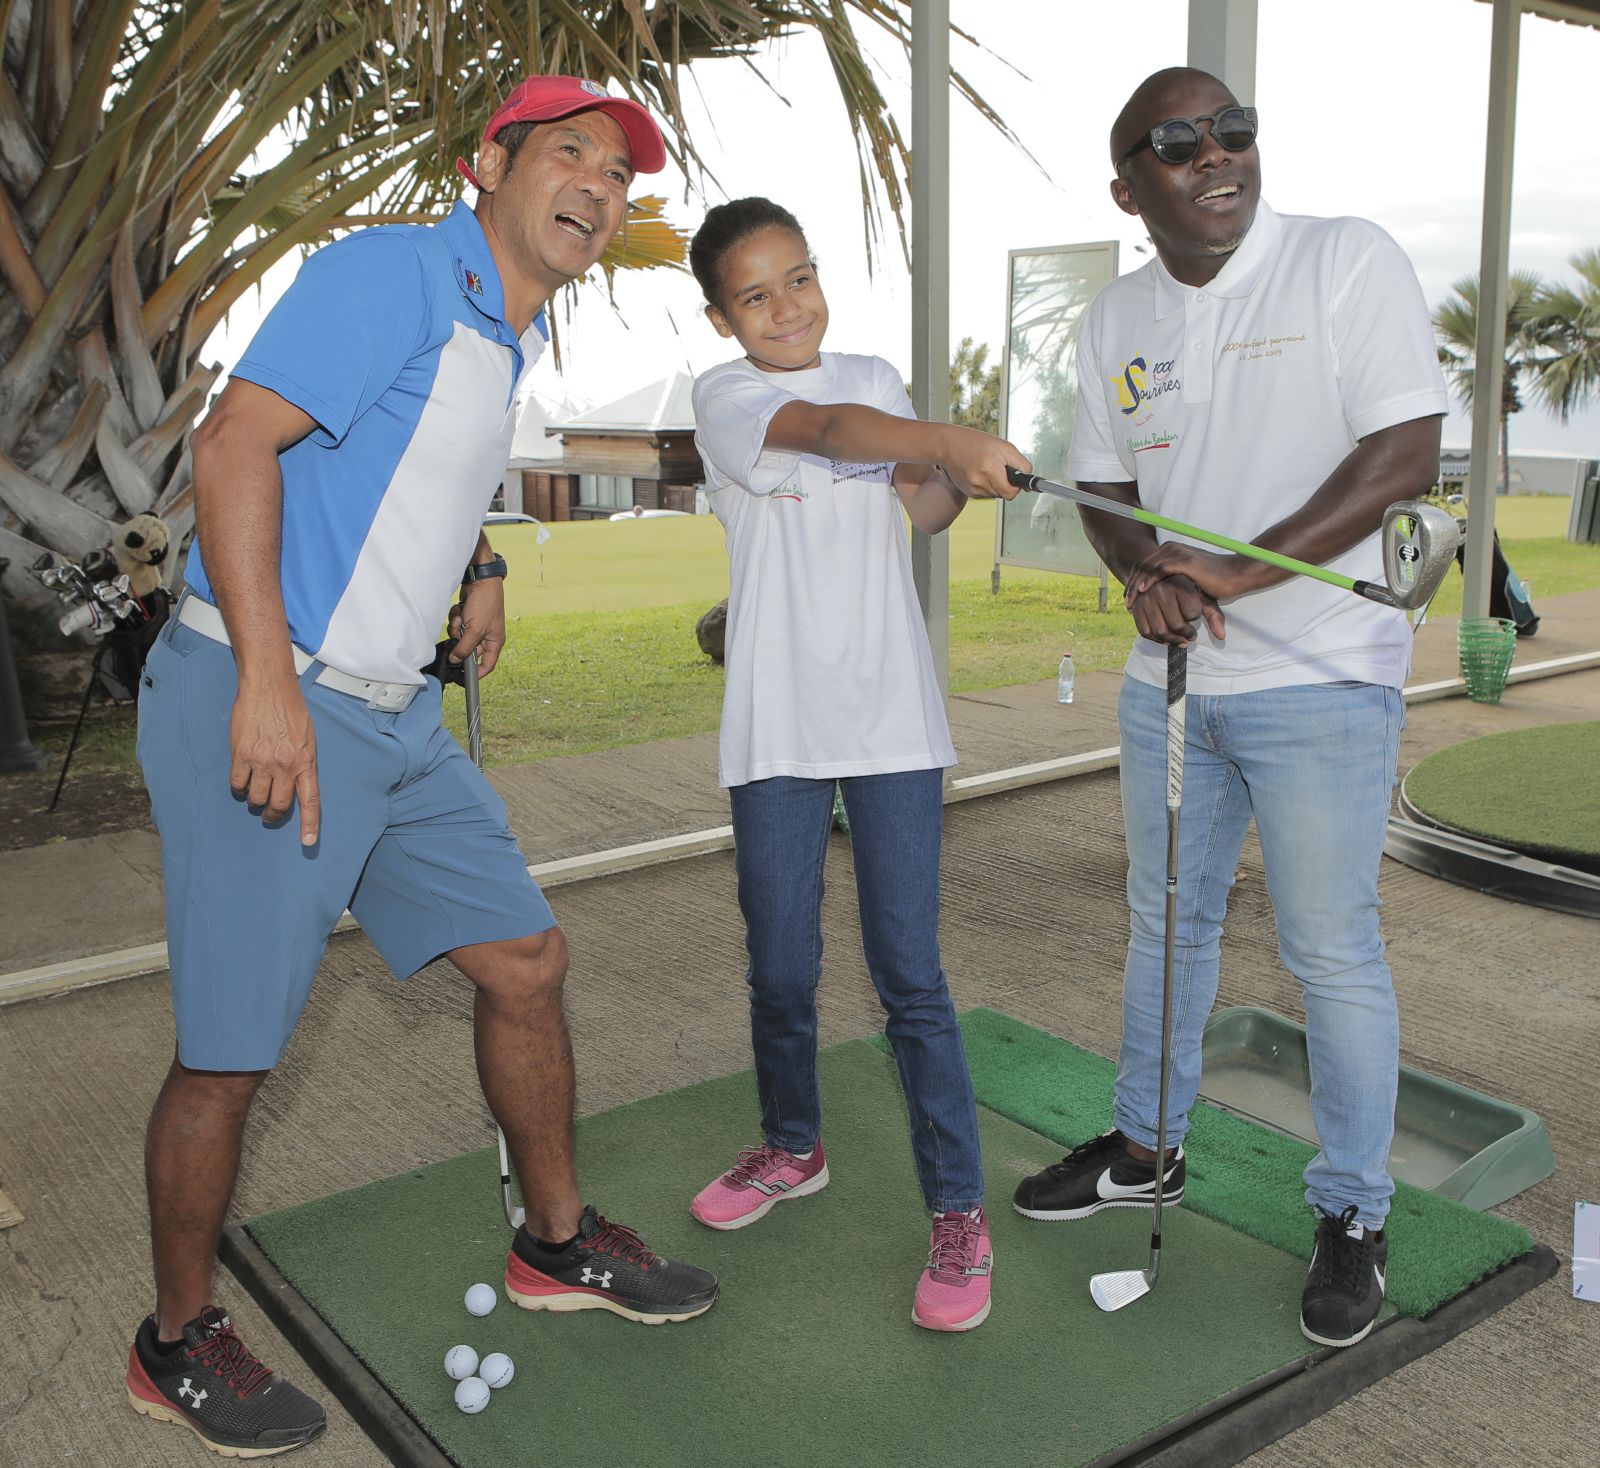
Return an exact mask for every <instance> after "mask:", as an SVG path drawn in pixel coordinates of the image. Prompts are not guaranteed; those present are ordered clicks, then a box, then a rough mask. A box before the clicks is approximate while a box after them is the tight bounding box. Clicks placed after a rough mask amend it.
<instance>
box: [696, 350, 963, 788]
mask: <svg viewBox="0 0 1600 1468" xmlns="http://www.w3.org/2000/svg"><path fill="white" fill-rule="evenodd" d="M796 398H803V399H804V400H805V401H806V402H809V403H864V404H866V405H867V406H868V407H871V408H878V409H880V410H881V411H883V412H885V413H893V414H895V415H897V416H898V417H901V418H910V417H912V416H913V414H912V412H911V403H910V402H909V400H908V399H907V398H906V389H905V384H904V383H903V382H902V381H901V380H900V374H899V373H898V372H896V371H895V370H894V368H893V367H892V366H890V365H889V363H887V362H885V361H884V360H883V359H882V358H881V357H858V356H851V355H847V354H844V353H840V352H824V353H822V355H821V357H820V358H819V359H818V363H817V365H816V366H815V367H812V368H809V369H807V370H806V371H803V372H763V371H761V370H760V369H759V368H757V367H753V366H751V364H750V363H749V362H748V361H745V360H743V359H741V360H739V361H737V362H728V363H725V364H724V365H722V366H721V367H713V368H712V369H711V371H709V372H706V373H704V374H702V375H701V376H700V377H699V378H698V379H697V380H696V382H695V385H694V419H695V443H696V445H697V446H698V448H699V450H700V457H701V459H702V460H703V461H704V462H705V466H706V489H707V491H708V492H709V494H710V498H711V508H712V509H713V510H714V511H716V514H717V518H718V519H720V520H721V521H722V523H723V526H724V527H725V529H726V530H727V536H728V559H729V562H730V567H729V569H730V582H731V587H730V591H729V597H728V636H727V653H726V664H725V666H726V673H727V681H726V685H725V690H724V693H723V699H722V732H721V737H720V739H719V741H718V747H719V750H720V763H721V782H722V784H723V785H725V786H733V785H745V784H748V783H750V782H751V781H753V780H766V779H770V778H771V777H773V776H775V775H791V776H796V777H799V778H801V779H809V780H835V779H839V778H841V777H843V776H850V775H884V774H892V773H895V772H898V771H903V770H927V769H944V768H947V767H948V766H950V765H953V764H954V763H955V762H956V754H955V750H954V749H953V748H952V747H951V744H950V726H949V724H948V723H947V722H946V720H945V713H944V699H943V698H942V697H941V695H940V693H939V684H938V680H937V679H936V678H935V677H934V673H933V657H932V655H931V654H930V652H929V650H928V634H927V632H926V630H925V629H924V627H923V625H922V613H921V610H920V609H919V607H918V604H917V593H916V587H915V585H914V583H913V581H912V578H911V552H910V548H909V544H908V539H907V536H906V521H905V512H904V510H902V509H901V505H900V497H899V495H898V494H896V493H895V489H894V484H893V482H892V479H893V474H894V465H893V464H892V463H890V462H889V461H887V460H885V461H882V462H876V463H870V464H857V463H846V462H840V461H832V460H828V459H824V458H820V457H819V456H817V455H816V454H793V453H787V452H783V451H780V450H769V449H768V448H767V447H766V439H767V427H768V425H769V424H770V423H771V422H772V418H773V415H774V414H775V413H776V412H777V411H778V410H779V409H780V408H781V407H783V406H784V404H786V403H792V402H793V401H794V400H795V399H796Z"/></svg>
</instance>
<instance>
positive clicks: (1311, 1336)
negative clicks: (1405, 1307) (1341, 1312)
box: [1300, 1316, 1378, 1351]
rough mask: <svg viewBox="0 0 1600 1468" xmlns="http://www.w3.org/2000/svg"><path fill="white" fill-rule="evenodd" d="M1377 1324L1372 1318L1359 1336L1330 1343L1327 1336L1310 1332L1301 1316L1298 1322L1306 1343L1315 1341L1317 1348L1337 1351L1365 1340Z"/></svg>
mask: <svg viewBox="0 0 1600 1468" xmlns="http://www.w3.org/2000/svg"><path fill="white" fill-rule="evenodd" d="M1377 1323H1378V1321H1377V1318H1376V1317H1374V1318H1373V1319H1371V1320H1369V1321H1368V1322H1367V1328H1366V1329H1365V1330H1363V1331H1362V1332H1361V1333H1360V1334H1359V1335H1353V1336H1350V1337H1348V1338H1347V1339H1345V1340H1342V1341H1330V1340H1329V1339H1328V1338H1327V1336H1325V1335H1318V1334H1317V1333H1316V1332H1315V1331H1314V1330H1312V1329H1311V1328H1310V1327H1309V1326H1308V1325H1307V1324H1306V1322H1305V1318H1304V1317H1303V1316H1302V1317H1301V1320H1300V1334H1301V1335H1303V1336H1304V1337H1305V1338H1306V1339H1307V1340H1308V1341H1315V1342H1316V1343H1317V1344H1318V1345H1319V1346H1332V1347H1333V1349H1334V1350H1336V1351H1338V1350H1342V1349H1343V1348H1344V1347H1345V1346H1353V1345H1355V1344H1356V1343H1357V1342H1359V1341H1364V1340H1366V1338H1367V1337H1368V1336H1369V1335H1371V1334H1372V1327H1373V1326H1375V1325H1376V1324H1377Z"/></svg>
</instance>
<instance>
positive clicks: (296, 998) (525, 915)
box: [139, 618, 555, 1070]
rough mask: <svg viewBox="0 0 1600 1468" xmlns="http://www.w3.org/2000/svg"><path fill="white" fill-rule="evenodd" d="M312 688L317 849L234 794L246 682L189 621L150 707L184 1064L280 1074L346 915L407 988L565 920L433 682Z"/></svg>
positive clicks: (166, 656) (143, 723)
mask: <svg viewBox="0 0 1600 1468" xmlns="http://www.w3.org/2000/svg"><path fill="white" fill-rule="evenodd" d="M311 678H312V674H311V673H310V672H308V673H307V675H306V676H304V677H302V678H301V680H300V683H301V687H302V689H303V690H304V692H305V695H306V702H307V704H308V705H309V707H310V709H311V716H312V720H313V722H314V723H315V725H316V731H317V778H318V785H319V788H320V790H321V793H322V824H321V836H320V840H319V841H318V844H317V845H316V846H313V847H304V846H302V845H301V844H300V818H299V811H298V809H296V810H292V811H291V812H290V813H289V816H288V818H287V819H286V820H284V821H281V822H277V823H275V824H274V825H271V826H268V825H265V824H263V822H262V820H261V817H260V816H259V815H258V814H256V813H254V812H252V811H251V810H250V808H249V807H248V806H247V805H246V804H245V802H244V800H243V799H242V798H241V797H239V796H236V795H235V794H234V793H233V791H232V790H231V789H229V786H228V773H229V768H230V764H231V746H230V740H229V724H230V720H231V717H232V712H233V700H234V695H235V693H236V691H237V688H238V674H237V670H236V668H235V665H234V661H233V651H232V649H231V648H229V647H227V646H226V645H225V644H223V643H220V642H215V641H213V640H212V639H211V638H209V637H206V636H204V635H203V634H201V633H199V632H196V631H195V630H194V629H193V628H191V627H187V626H184V625H182V624H180V623H179V622H178V620H177V619H176V618H173V619H172V620H171V621H170V622H168V623H167V625H166V627H165V628H164V629H163V630H162V633H161V636H160V638H159V639H158V641H157V642H156V645H155V647H154V648H152V649H151V652H150V659H149V662H148V663H147V664H146V667H145V676H144V683H143V687H142V688H141V689H140V696H139V763H140V764H141V765H142V766H143V767H144V777H145V784H146V785H147V786H148V787H149V790H150V803H151V806H152V808H153V811H154V814H155V823H156V829H157V830H158V831H159V832H160V833H161V869H162V875H163V877H164V879H165V882H166V909H167V946H168V955H169V962H170V965H171V970H172V1008H173V1012H174V1014H175V1016H176V1018H177V1024H178V1058H179V1060H180V1061H182V1063H183V1064H184V1065H186V1066H188V1067H190V1068H191V1069H193V1070H269V1069H271V1067H272V1066H274V1065H276V1064H277V1062H278V1059H279V1057H280V1056H281V1055H282V1054H283V1050H284V1047H285V1046H286V1045H287V1044H288V1043H289V1036H290V1035H291V1034H293V1032H294V1027H295V1024H296V1022H297V1021H298V1020H299V1018H300V1012H301V1010H303V1009H304V1008H305V1003H306V998H307V996H308V995H309V994H310V992H311V981H312V980H313V978H315V976H316V972H317V965H318V964H319V963H320V962H321V961H322V954H323V951H324V950H325V949H326V947H327V943H328V935H329V933H331V932H332V931H333V927H334V924H335V923H337V922H338V921H339V918H340V917H341V915H342V914H343V912H344V910H345V908H346V907H348V908H349V909H350V910H351V911H352V912H353V913H354V914H355V916H356V919H357V921H359V922H360V924H361V926H362V928H363V929H364V930H365V931H366V934H367V936H368V937H369V938H370V939H371V940H372V942H373V944H374V946H376V948H377V950H378V952H379V953H381V954H382V955H383V958H384V961H385V962H386V963H387V964H388V965H389V967H390V968H391V969H392V970H393V971H394V973H395V975H396V976H397V977H398V978H402V979H405V978H409V977H410V976H411V975H412V974H414V973H416V971H417V970H418V969H420V968H422V967H423V966H424V965H426V964H428V963H431V962H432V961H433V960H434V959H435V958H438V957H439V956H440V955H442V954H445V953H448V952H449V951H450V950H451V949H453V948H459V947H461V946H463V945H465V944H468V943H491V942H497V941H500V940H504V939H509V938H524V937H527V936H529V935H530V934H534V933H541V932H544V931H545V930H546V929H547V928H552V927H554V926H555V917H554V915H553V914H552V913H551V911H550V904H549V903H548V902H546V901H545V898H544V894H543V893H542V892H540V890H539V888H538V885H537V884H536V883H535V882H534V880H533V878H532V877H530V876H529V875H528V868H527V863H526V862H525V861H524V860H523V857H522V853H521V852H520V851H519V850H518V849H517V842H516V838H515V837H514V836H513V835H512V834H511V828H510V826H509V825H508V824H507V821H506V808H505V804H504V803H503V802H502V801H501V799H500V797H499V796H498V795H497V794H496V793H495V791H494V787H493V786H491V785H490V784H489V782H488V781H487V780H486V779H485V778H484V777H483V774H482V772H481V771H480V770H478V769H477V767H476V766H475V765H474V764H473V763H472V761H471V760H470V759H468V758H467V755H466V752H465V751H464V750H463V749H462V748H461V746H460V745H459V744H457V743H456V741H455V739H454V738H453V737H452V736H451V735H450V734H449V733H448V732H447V731H446V729H445V728H444V725H443V723H442V721H441V714H440V708H441V696H440V689H439V684H438V683H437V682H436V681H435V680H434V679H432V678H430V679H429V680H428V682H427V686H426V687H425V688H424V689H423V690H422V692H420V693H419V694H418V695H417V696H416V697H415V698H414V699H413V700H412V702H411V705H410V707H409V708H407V709H406V710H405V711H404V712H403V713H398V714H394V713H383V712H380V711H378V710H376V709H370V708H368V707H367V705H366V704H365V703H364V702H363V701H362V700H361V699H358V698H355V697H352V696H351V695H350V694H347V693H339V692H336V691H335V690H333V689H331V688H325V687H323V686H321V685H320V684H317V683H314V682H312V681H311Z"/></svg>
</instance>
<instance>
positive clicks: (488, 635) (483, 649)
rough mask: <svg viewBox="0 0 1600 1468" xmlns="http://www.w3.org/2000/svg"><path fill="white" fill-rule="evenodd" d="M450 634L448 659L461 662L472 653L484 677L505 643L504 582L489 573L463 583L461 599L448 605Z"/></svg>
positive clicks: (490, 670)
mask: <svg viewBox="0 0 1600 1468" xmlns="http://www.w3.org/2000/svg"><path fill="white" fill-rule="evenodd" d="M450 636H451V637H453V638H454V639H455V644H456V645H455V650H454V651H453V652H451V654H450V661H451V662H452V663H459V662H464V661H465V660H466V659H467V657H468V656H469V655H470V654H472V653H474V652H476V653H477V655H478V676H479V677H480V678H487V677H488V676H489V674H490V673H492V672H493V671H494V665H495V664H496V663H498V662H499V661H500V651H501V649H502V648H503V647H504V646H505V645H506V591H505V582H504V581H502V580H501V579H500V578H499V577H498V576H491V577H489V578H488V579H487V580H485V581H471V582H468V583H467V584H466V585H465V586H463V587H462V588H461V600H460V601H459V602H458V603H457V604H456V605H455V606H453V607H451V608H450Z"/></svg>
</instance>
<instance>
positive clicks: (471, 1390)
mask: <svg viewBox="0 0 1600 1468" xmlns="http://www.w3.org/2000/svg"><path fill="white" fill-rule="evenodd" d="M488 1405H489V1388H488V1387H486V1386H485V1385H484V1384H483V1378H482V1377H481V1376H469V1377H468V1378H467V1379H466V1380H465V1381H463V1382H458V1383H457V1384H456V1406H458V1407H459V1408H461V1410H462V1411H463V1412H481V1411H483V1409H484V1408H485V1407H487V1406H488Z"/></svg>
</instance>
